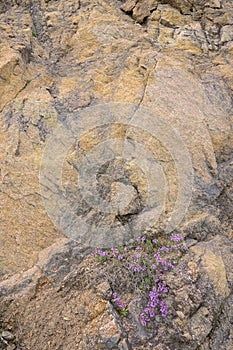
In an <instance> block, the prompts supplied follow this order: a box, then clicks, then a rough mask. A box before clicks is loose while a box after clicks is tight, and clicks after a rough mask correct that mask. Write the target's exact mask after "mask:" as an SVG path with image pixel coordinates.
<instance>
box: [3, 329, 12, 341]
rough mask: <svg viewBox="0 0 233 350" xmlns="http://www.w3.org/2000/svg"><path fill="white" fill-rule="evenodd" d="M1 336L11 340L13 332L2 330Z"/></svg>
mask: <svg viewBox="0 0 233 350" xmlns="http://www.w3.org/2000/svg"><path fill="white" fill-rule="evenodd" d="M1 336H2V337H3V339H5V340H13V339H14V338H15V336H14V334H12V333H11V332H9V331H2V334H1Z"/></svg>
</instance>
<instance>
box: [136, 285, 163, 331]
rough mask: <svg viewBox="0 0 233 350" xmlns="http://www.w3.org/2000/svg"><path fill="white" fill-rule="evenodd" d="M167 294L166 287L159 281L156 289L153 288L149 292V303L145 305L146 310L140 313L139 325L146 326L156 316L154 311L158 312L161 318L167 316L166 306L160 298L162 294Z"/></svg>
mask: <svg viewBox="0 0 233 350" xmlns="http://www.w3.org/2000/svg"><path fill="white" fill-rule="evenodd" d="M167 293H168V289H167V286H166V284H165V283H164V282H162V281H159V282H158V284H157V288H156V287H153V288H152V290H151V291H150V292H149V298H150V300H149V302H148V303H147V306H146V308H145V309H144V311H143V312H142V313H141V323H142V325H143V326H146V325H147V323H148V322H150V321H151V320H152V319H153V318H154V317H155V314H156V311H158V310H159V311H160V312H161V314H162V317H166V316H167V312H168V307H167V305H166V302H165V300H163V299H162V298H163V297H164V294H167Z"/></svg>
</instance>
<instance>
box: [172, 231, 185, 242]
mask: <svg viewBox="0 0 233 350" xmlns="http://www.w3.org/2000/svg"><path fill="white" fill-rule="evenodd" d="M183 240H184V238H183V237H182V236H181V235H179V234H178V233H177V234H176V235H173V236H172V237H171V241H174V242H181V241H183Z"/></svg>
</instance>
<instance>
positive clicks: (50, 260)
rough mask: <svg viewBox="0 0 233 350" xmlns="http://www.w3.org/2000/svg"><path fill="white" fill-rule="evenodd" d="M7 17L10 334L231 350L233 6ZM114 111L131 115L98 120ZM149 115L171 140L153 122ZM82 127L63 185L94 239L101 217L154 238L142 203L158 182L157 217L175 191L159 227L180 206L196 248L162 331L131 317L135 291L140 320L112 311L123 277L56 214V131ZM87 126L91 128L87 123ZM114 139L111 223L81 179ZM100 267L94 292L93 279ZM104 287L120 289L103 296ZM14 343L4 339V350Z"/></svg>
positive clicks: (44, 0)
mask: <svg viewBox="0 0 233 350" xmlns="http://www.w3.org/2000/svg"><path fill="white" fill-rule="evenodd" d="M0 22H1V24H0V35H1V36H0V38H1V39H0V115H1V118H0V174H1V184H0V186H1V187H0V201H1V213H0V232H1V235H0V244H1V250H0V277H1V280H2V282H1V283H0V293H1V306H0V323H1V324H2V327H0V328H3V329H4V330H5V332H7V331H10V332H13V333H14V334H16V336H17V338H18V339H19V340H20V343H19V345H18V348H20V349H21V347H22V349H35V350H36V349H94V348H96V349H97V348H98V349H108V348H109V349H157V350H159V349H162V350H165V349H200V350H207V349H214V350H215V349H216V350H217V349H224V350H225V349H230V348H231V344H232V338H231V337H232V334H231V332H232V331H231V329H232V326H231V322H232V315H231V310H230V305H231V302H232V294H231V288H232V271H231V268H230V267H231V265H232V261H231V250H230V248H231V246H230V244H231V239H232V209H233V205H232V193H233V192H232V191H233V185H232V178H233V177H232V175H233V170H232V160H233V158H232V155H233V137H232V135H233V134H232V116H233V114H232V90H233V70H232V65H233V8H232V1H231V0H209V1H202V0H192V1H185V0H182V1H181V0H164V1H154V0H127V1H120V0H111V1H109V0H108V1H107V0H106V1H105V0H101V1H94V0H93V1H83V0H80V1H79V0H59V1H55V0H34V1H30V0H22V1H17V0H7V1H4V3H2V4H0ZM99 106H100V107H99ZM102 106H104V109H103V108H102ZM109 106H114V107H109ZM101 108H102V109H101ZM108 108H110V115H111V113H112V115H114V116H115V115H117V109H118V112H119V113H118V114H119V115H120V116H121V117H122V119H121V121H122V122H121V123H120V122H119V121H118V119H116V121H117V122H115V124H112V125H110V122H111V120H110V122H109V123H107V122H105V124H104V125H101V126H99V125H98V123H97V117H95V116H97V115H98V111H100V112H99V115H100V116H101V118H102V120H104V114H101V113H102V111H106V110H107V109H108ZM128 108H129V109H128ZM113 110H114V113H115V114H114V113H113ZM128 111H130V113H131V114H130V113H128ZM145 111H149V113H151V114H148V115H152V116H155V117H154V118H155V119H152V121H153V123H152V124H151V125H153V126H154V125H156V127H158V128H160V129H158V130H159V133H158V132H157V134H153V133H152V131H153V130H151V128H150V124H148V126H147V114H146V113H147V112H145ZM85 113H86V114H85ZM143 113H145V115H144V114H143ZM106 115H107V114H106ZM131 117H132V118H131ZM144 117H145V118H144ZM75 118H77V123H78V121H79V120H81V121H83V124H82V123H80V125H79V128H80V130H86V129H85V128H86V127H87V131H85V132H83V133H81V137H80V139H79V140H76V141H75V142H74V144H73V145H70V148H69V150H68V152H67V155H66V158H65V159H64V164H63V165H64V167H63V173H62V180H63V186H64V193H65V195H64V197H65V198H66V199H67V200H68V201H69V203H70V206H71V207H72V208H74V209H75V215H77V217H78V218H79V219H80V218H84V219H85V220H86V218H87V221H88V225H89V226H88V230H87V232H88V231H89V227H90V226H91V227H92V229H93V227H94V231H95V230H96V232H97V228H98V227H99V223H101V224H103V225H104V227H110V233H109V234H111V233H112V235H113V232H123V233H124V231H123V230H124V229H125V228H126V227H129V228H130V230H131V231H130V232H134V231H135V232H137V231H138V232H139V231H140V229H141V228H142V229H143V230H144V229H145V230H146V229H147V224H148V226H149V216H148V220H147V219H146V218H147V217H146V216H142V218H143V219H142V220H141V221H143V225H141V221H139V220H137V218H138V217H139V215H140V213H141V212H143V209H144V208H145V207H146V201H147V192H146V190H147V185H148V183H149V180H148V179H149V175H148V174H152V175H151V176H150V178H152V180H153V181H152V182H153V183H154V184H156V191H157V192H155V193H156V198H157V206H158V208H160V203H161V202H162V201H163V198H164V205H163V206H162V209H161V213H160V214H161V215H160V217H159V219H158V220H157V222H156V224H155V225H154V226H153V225H151V226H149V229H150V230H149V231H150V234H151V233H153V234H154V235H156V234H161V233H164V234H165V231H166V225H167V224H168V223H169V222H171V221H172V220H173V218H172V212H175V214H176V217H177V216H179V215H178V213H180V212H182V211H183V215H182V219H183V220H182V221H180V222H179V223H178V226H177V227H176V229H177V230H178V231H180V232H181V233H182V234H183V235H184V236H185V237H186V240H187V243H188V245H189V246H190V248H189V250H188V252H187V254H186V255H184V257H183V258H182V259H181V261H180V262H179V264H178V265H177V266H176V268H175V269H174V270H173V271H171V272H169V273H168V274H167V276H166V278H167V283H168V285H169V290H170V291H171V293H170V294H169V298H170V299H169V300H170V303H171V305H172V313H171V315H170V316H169V317H168V319H167V320H164V321H161V320H160V321H159V322H160V324H159V325H158V324H155V325H154V329H152V330H151V329H149V330H147V329H143V328H142V327H141V325H140V324H139V321H138V320H137V317H136V318H135V317H134V314H135V313H137V312H136V311H135V309H137V307H139V308H140V307H141V305H142V304H143V300H140V297H138V296H137V295H136V294H135V296H134V297H133V298H132V300H133V302H132V304H131V308H130V310H131V311H130V312H129V317H128V318H122V316H119V314H118V313H117V311H116V310H115V309H114V307H113V306H112V303H111V302H110V298H109V293H110V294H111V283H110V282H109V281H108V279H107V278H106V275H105V272H103V274H102V275H98V266H97V267H95V266H94V267H93V266H92V264H93V262H92V263H90V256H89V253H90V248H89V245H91V246H95V244H94V243H93V240H92V241H91V240H90V241H89V243H90V242H91V244H88V242H87V241H88V240H87V239H86V236H85V235H84V240H83V241H82V242H81V243H82V244H81V245H80V242H79V241H78V242H76V243H75V242H74V241H72V240H71V239H70V238H71V237H69V235H68V237H64V235H63V234H62V232H61V231H62V230H61V229H60V228H59V225H55V224H56V222H55V221H56V220H55V221H54V220H53V222H52V220H51V219H50V218H49V216H48V215H47V212H46V209H45V206H44V202H43V198H42V196H41V188H40V183H39V174H40V171H41V169H40V166H41V160H42V158H43V154H44V152H45V150H46V144H47V142H48V140H49V137H50V136H51V135H52V133H53V132H54V130H57V129H56V127H57V125H63V126H64V125H66V126H67V125H72V121H73V120H76V119H75ZM95 118H96V119H95ZM101 118H100V120H101ZM124 118H125V119H124ZM127 118H128V119H127ZM143 118H144V119H143ZM89 119H90V125H92V124H91V123H92V121H93V120H94V122H96V126H95V127H92V128H88V125H89V124H88V123H89ZM106 120H107V119H106ZM132 120H133V121H134V123H135V124H134V125H133V126H132ZM158 121H159V122H158ZM160 121H161V123H160ZM130 123H131V124H130ZM156 123H157V124H156ZM159 123H160V124H159ZM163 125H165V126H166V127H164V128H163ZM162 128H163V129H162ZM170 130H172V133H171V132H170ZM174 134H176V135H178V136H177V138H176V139H175V141H174V137H173V136H174ZM164 135H165V136H166V137H165V136H164ZM171 135H173V136H171ZM172 137H173V138H172ZM109 140H111V142H113V141H112V140H117V142H118V143H114V144H113V143H112V145H114V147H119V149H121V148H120V147H121V142H125V140H127V142H128V143H127V147H128V148H127V149H129V151H130V152H131V154H134V159H133V158H132V159H130V161H128V162H126V163H125V162H124V160H123V159H122V157H121V153H120V151H119V154H118V153H117V157H116V159H114V160H112V159H111V158H110V156H109V159H110V160H109V161H106V162H105V163H104V164H102V167H101V166H100V167H99V170H98V173H97V187H96V188H97V192H98V193H99V194H100V195H101V197H102V198H103V199H104V200H106V201H109V202H112V203H115V205H116V206H117V210H118V211H117V213H115V212H114V213H110V214H109V213H108V214H106V215H102V213H100V212H99V211H97V210H96V209H95V210H92V207H91V204H90V203H89V202H90V201H89V202H88V201H85V200H83V199H82V196H81V195H80V192H79V185H80V183H79V178H78V176H77V173H78V169H79V165H80V164H81V162H82V161H83V159H88V156H89V154H90V151H92V150H94V151H95V150H96V149H97V150H98V148H97V147H98V145H99V144H101V143H102V144H104V143H106V144H107V142H109ZM161 140H162V141H161ZM177 140H179V142H182V144H183V145H184V148H185V149H186V150H187V152H188V153H187V154H188V159H190V162H191V163H190V164H192V167H191V170H192V171H191V170H190V168H189V167H188V165H187V166H186V167H185V166H184V171H183V174H182V167H181V165H180V164H181V163H182V159H183V161H184V164H186V163H185V162H186V160H187V159H184V158H182V155H183V153H182V152H179V151H180V149H178V148H177V142H178V141H177ZM133 141H135V142H134V143H133ZM173 141H174V142H173ZM62 142H63V140H62ZM62 142H61V144H62ZM114 142H115V141H114ZM137 144H141V145H143V147H145V148H146V149H147V150H148V151H147V153H144V150H143V149H141V148H137V147H138V146H137ZM179 144H180V143H179ZM116 145H117V146H116ZM124 145H125V143H124ZM130 147H131V148H130ZM109 149H110V151H111V147H110V148H109ZM101 150H102V149H99V153H97V155H98V157H99V158H100V155H101V154H104V152H102V151H101ZM177 150H178V152H176V151H177ZM173 151H174V153H173ZM52 152H53V150H52ZM52 152H51V154H52ZM133 152H134V153H133ZM57 154H58V149H54V159H58V156H57ZM95 154H96V153H95ZM95 154H94V155H95ZM145 154H146V157H144V155H145ZM52 155H53V154H52ZM56 157H57V158H56ZM93 157H94V156H93ZM98 157H97V158H98ZM104 157H105V155H104V156H103V159H104ZM179 157H180V158H179ZM97 158H90V159H97ZM144 159H147V163H145V162H144ZM151 159H154V160H155V162H154V163H155V166H157V168H153V166H154V165H153V164H154V163H153V161H151ZM98 160H99V159H98ZM136 160H138V162H136ZM148 164H149V166H148V168H147V165H148ZM187 164H189V163H187ZM140 166H142V167H141V168H142V169H140ZM51 169H52V168H51ZM153 169H156V171H155V172H154V173H153V171H154V170H153ZM52 170H53V169H52ZM156 174H157V175H156ZM183 175H184V177H183ZM163 178H164V180H163ZM188 178H190V179H192V180H193V182H190V183H189V182H188ZM90 179H92V178H91V173H90ZM183 179H184V180H183ZM181 180H182V181H183V182H182V181H181ZM186 180H187V184H186V182H184V181H186ZM91 181H92V180H90V181H89V182H90V185H91V183H92V182H91ZM89 182H88V179H87V182H86V187H88V186H89ZM165 183H166V191H165V192H166V193H165V194H163V192H161V191H160V187H161V188H163V187H165ZM190 184H191V185H190ZM84 187H85V186H84ZM190 188H191V190H192V196H191V198H189V194H188V191H186V189H190ZM88 189H89V187H88ZM182 191H183V192H182ZM152 192H153V191H152ZM49 194H51V192H50V193H49ZM45 195H46V193H45ZM179 195H180V197H179ZM182 195H183V197H182ZM90 198H92V197H91V194H90ZM177 198H180V201H179V203H178V204H180V205H178V206H176V205H175V204H176V199H177ZM183 202H185V204H187V207H186V206H183V204H182V203H183ZM181 204H182V205H181ZM56 206H58V203H55V204H54V208H56ZM54 208H52V209H53V210H54ZM66 209H67V208H66ZM64 212H65V210H64ZM148 212H149V211H146V213H148ZM156 213H157V212H156ZM68 214H69V213H68ZM68 214H67V213H65V215H66V218H67V217H68V216H69V215H68ZM143 214H144V212H143ZM146 215H147V214H146ZM148 215H149V214H148ZM59 219H60V217H59ZM60 221H61V220H60ZM85 224H86V222H85ZM137 225H138V226H137ZM80 227H81V228H80V231H82V230H83V232H84V231H85V230H84V228H85V227H86V226H85V225H83V226H80ZM143 230H142V231H143ZM91 233H92V234H93V231H92V232H91ZM141 233H143V232H141ZM92 237H93V236H92ZM75 238H76V239H77V240H78V237H75ZM131 238H132V237H131ZM133 238H136V237H135V236H134V237H133ZM85 240H86V241H85ZM129 240H130V237H129V239H128V241H129ZM94 241H95V243H96V246H98V243H99V242H102V241H99V240H98V237H97V238H95V237H94ZM128 241H127V243H128ZM110 242H111V240H110ZM110 245H111V244H110ZM110 245H109V246H110ZM102 246H103V244H102ZM88 269H90V270H92V269H93V270H94V271H95V272H96V276H99V279H98V278H97V279H96V280H98V285H97V284H96V283H97V282H95V279H93V280H92V282H91V283H90V284H85V283H83V282H82V281H85V280H86V277H87V276H88V273H89V272H88V271H89V270H88ZM77 271H78V273H77ZM108 282H109V283H110V287H109V288H110V292H109V291H105V293H102V294H101V293H99V292H98V288H99V286H102V287H103V284H104V283H108ZM103 288H104V289H108V287H106V285H105V287H103ZM13 295H14V298H13V297H12V296H13ZM106 295H107V296H106ZM137 297H138V299H137ZM19 298H21V299H19ZM135 305H136V306H135ZM13 316H14V317H13ZM32 323H33V327H31V325H32ZM29 330H30V331H29ZM57 335H58V336H57ZM2 339H4V338H3V337H2V338H1V333H0V348H1V346H2V348H3V349H4V348H5V347H6V346H7V345H6V343H4V341H2ZM11 345H12V346H15V348H16V345H14V344H13V343H12V344H11ZM11 345H10V342H9V344H8V346H11Z"/></svg>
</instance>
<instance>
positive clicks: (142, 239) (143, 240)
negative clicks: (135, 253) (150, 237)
mask: <svg viewBox="0 0 233 350" xmlns="http://www.w3.org/2000/svg"><path fill="white" fill-rule="evenodd" d="M145 240H146V237H144V236H143V237H138V238H137V242H138V243H141V242H145Z"/></svg>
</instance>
